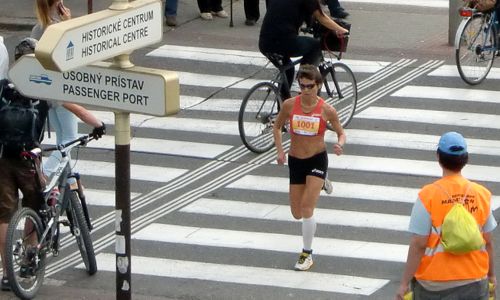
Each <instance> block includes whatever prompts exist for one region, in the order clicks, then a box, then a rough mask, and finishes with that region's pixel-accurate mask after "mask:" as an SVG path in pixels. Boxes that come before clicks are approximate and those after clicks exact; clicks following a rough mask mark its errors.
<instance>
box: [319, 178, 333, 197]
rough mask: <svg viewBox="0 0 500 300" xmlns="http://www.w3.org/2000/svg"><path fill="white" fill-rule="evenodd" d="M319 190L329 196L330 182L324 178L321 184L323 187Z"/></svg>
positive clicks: (330, 191) (331, 190) (331, 189)
mask: <svg viewBox="0 0 500 300" xmlns="http://www.w3.org/2000/svg"><path fill="white" fill-rule="evenodd" d="M321 189H322V190H323V191H325V193H327V194H328V195H330V194H331V193H332V192H333V185H332V182H331V181H330V180H328V178H325V182H324V183H323V187H322V188H321Z"/></svg>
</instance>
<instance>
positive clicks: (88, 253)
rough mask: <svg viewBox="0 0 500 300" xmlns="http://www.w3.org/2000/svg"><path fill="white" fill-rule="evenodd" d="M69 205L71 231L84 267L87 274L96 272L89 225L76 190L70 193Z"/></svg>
mask: <svg viewBox="0 0 500 300" xmlns="http://www.w3.org/2000/svg"><path fill="white" fill-rule="evenodd" d="M70 202H71V206H70V208H69V209H68V212H69V213H70V214H71V227H72V231H71V232H72V233H73V235H74V236H75V238H76V243H77V244H78V248H79V249H80V254H81V255H82V259H83V263H84V264H85V269H86V270H87V273H88V274H89V275H93V274H95V273H96V272H97V262H96V260H95V253H94V245H93V243H92V239H91V238H90V232H89V227H88V226H87V221H86V220H85V215H84V214H83V208H82V204H81V202H80V197H79V196H78V192H77V191H71V193H70Z"/></svg>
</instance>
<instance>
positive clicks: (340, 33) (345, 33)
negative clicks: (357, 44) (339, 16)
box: [335, 28, 349, 38]
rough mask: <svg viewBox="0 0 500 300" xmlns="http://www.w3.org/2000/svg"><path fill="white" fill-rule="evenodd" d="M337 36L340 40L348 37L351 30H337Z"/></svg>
mask: <svg viewBox="0 0 500 300" xmlns="http://www.w3.org/2000/svg"><path fill="white" fill-rule="evenodd" d="M335 34H336V35H337V37H338V38H342V37H348V36H349V30H347V29H345V28H342V30H335Z"/></svg>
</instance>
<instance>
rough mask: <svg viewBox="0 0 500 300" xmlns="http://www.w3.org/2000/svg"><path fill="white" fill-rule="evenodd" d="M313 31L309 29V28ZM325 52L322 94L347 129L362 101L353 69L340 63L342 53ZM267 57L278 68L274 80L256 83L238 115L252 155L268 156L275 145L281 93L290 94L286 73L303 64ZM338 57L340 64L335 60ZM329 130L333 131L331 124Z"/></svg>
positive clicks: (241, 131) (279, 56)
mask: <svg viewBox="0 0 500 300" xmlns="http://www.w3.org/2000/svg"><path fill="white" fill-rule="evenodd" d="M305 30H306V32H309V31H308V30H309V29H305ZM327 53H328V57H326V56H325V52H323V53H322V57H321V62H320V64H319V66H318V68H319V71H320V72H321V75H322V77H323V87H322V88H321V91H320V92H319V96H320V97H322V98H323V99H324V100H325V102H327V103H328V104H330V105H332V106H333V107H334V108H335V109H336V110H337V114H338V116H339V120H340V124H341V125H342V127H346V126H347V125H348V124H349V122H350V121H351V119H352V117H353V115H354V112H355V110H356V103H357V101H358V88H357V83H356V78H355V77H354V73H353V72H352V70H351V69H350V68H349V67H348V66H347V65H346V64H344V63H342V62H340V61H339V60H340V59H341V56H342V53H341V52H340V53H338V54H336V53H333V52H327ZM266 57H267V58H268V59H269V60H270V61H271V62H273V63H274V65H275V66H277V68H278V72H277V73H276V75H275V76H274V79H272V80H270V81H262V82H258V83H257V84H255V85H254V86H253V87H251V88H250V90H249V91H248V92H247V94H246V95H245V97H244V98H243V101H242V102H241V106H240V111H239V114H238V129H239V134H240V138H241V141H242V142H243V144H244V145H245V146H246V147H247V148H248V149H249V150H250V151H252V152H255V153H264V152H266V151H268V150H269V149H271V148H272V147H273V145H274V139H273V133H272V131H273V124H274V120H275V119H276V117H277V116H278V112H279V108H280V107H281V104H282V103H283V101H284V100H285V99H282V96H281V94H280V91H282V87H283V86H285V89H286V90H287V91H290V87H288V81H287V79H286V71H287V70H288V69H290V68H295V66H296V65H297V64H300V61H301V59H296V60H294V61H292V62H291V63H287V64H284V63H283V57H282V56H281V55H279V54H275V53H268V54H266ZM332 58H335V59H336V60H337V61H333V59H332ZM327 127H328V128H329V129H330V130H332V127H331V125H330V124H327Z"/></svg>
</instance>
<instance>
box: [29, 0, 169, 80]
mask: <svg viewBox="0 0 500 300" xmlns="http://www.w3.org/2000/svg"><path fill="white" fill-rule="evenodd" d="M162 20H163V13H162V6H161V2H160V1H158V0H136V1H132V2H130V3H129V8H127V9H125V10H112V9H106V10H103V11H100V12H96V13H93V14H90V15H86V16H82V17H79V18H75V19H70V20H68V21H64V22H60V23H57V24H53V25H50V26H49V27H47V30H46V31H45V33H44V34H43V36H42V38H41V39H40V41H39V43H38V45H37V47H36V50H35V53H36V57H37V58H38V59H39V60H40V62H41V63H42V65H43V66H44V67H45V68H46V69H48V70H54V71H61V72H63V71H67V70H70V69H74V68H77V67H81V66H84V65H88V64H90V63H93V62H96V61H101V60H105V59H108V58H110V57H113V56H117V55H120V54H123V53H127V52H130V51H132V50H135V49H139V48H142V47H144V46H147V45H151V44H154V43H157V42H159V41H161V39H162V34H163V22H162Z"/></svg>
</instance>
